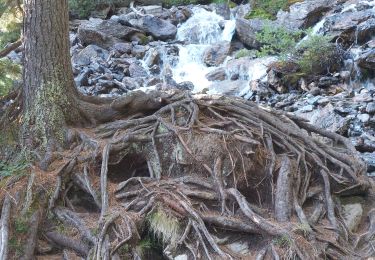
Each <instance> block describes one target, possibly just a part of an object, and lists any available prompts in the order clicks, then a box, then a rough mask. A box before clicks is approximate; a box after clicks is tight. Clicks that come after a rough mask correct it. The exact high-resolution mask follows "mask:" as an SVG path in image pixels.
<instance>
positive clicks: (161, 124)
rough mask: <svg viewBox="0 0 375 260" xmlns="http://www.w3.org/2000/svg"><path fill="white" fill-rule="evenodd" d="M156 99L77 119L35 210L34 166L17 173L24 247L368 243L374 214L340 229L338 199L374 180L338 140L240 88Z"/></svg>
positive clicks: (362, 253)
mask: <svg viewBox="0 0 375 260" xmlns="http://www.w3.org/2000/svg"><path fill="white" fill-rule="evenodd" d="M161 104H163V105H161ZM123 105H124V104H122V103H121V102H120V101H118V102H117V103H116V102H115V103H113V106H115V107H117V106H118V107H123ZM158 106H160V108H159V107H154V110H148V112H147V114H143V115H141V116H129V114H126V116H125V119H119V120H116V121H113V122H109V123H106V124H103V125H100V126H99V127H97V128H96V129H94V131H92V130H91V129H85V130H83V129H75V130H74V132H75V133H74V134H72V138H70V139H71V146H70V147H71V148H70V149H71V150H68V151H66V152H64V153H63V154H62V155H63V156H62V157H61V158H62V159H61V160H55V161H54V162H52V164H51V166H50V167H49V173H48V174H50V175H49V176H54V177H53V178H54V179H53V181H50V182H48V183H47V184H48V185H46V186H45V187H44V189H46V190H47V192H46V191H44V193H43V194H45V195H48V196H47V197H48V200H47V201H48V203H45V204H46V205H47V204H48V206H46V207H44V211H38V210H36V208H38V207H36V208H35V203H36V199H37V197H38V196H40V194H39V195H38V196H36V195H35V192H36V191H38V190H39V193H40V188H37V185H38V180H39V179H40V177H38V174H39V175H40V173H38V174H36V175H35V176H34V177H32V178H31V177H30V179H29V181H27V180H25V181H26V183H29V184H28V185H27V187H28V188H27V191H26V192H25V194H24V195H23V196H22V197H24V198H25V200H24V201H22V203H20V204H21V205H23V206H22V207H21V206H17V207H16V208H14V209H12V210H14V211H15V212H17V211H18V210H20V211H21V210H22V212H23V214H24V215H25V217H26V218H27V217H29V218H30V223H34V224H33V225H32V226H31V229H30V232H29V233H28V234H27V235H26V236H25V237H24V238H22V239H23V240H24V241H27V242H25V244H26V247H25V250H24V252H25V257H26V256H27V257H30V256H32V255H38V254H41V252H42V250H41V248H40V244H42V243H47V244H49V245H50V247H51V248H54V249H55V250H52V249H51V250H49V251H48V250H47V253H46V252H44V253H43V254H52V253H56V252H58V253H59V254H60V255H61V256H64V255H67V254H68V252H75V253H76V255H79V256H83V257H86V258H87V259H98V260H99V259H139V258H143V259H156V257H164V258H168V259H173V258H174V257H176V256H178V255H186V256H187V257H188V259H242V258H243V259H270V258H272V259H279V258H282V259H291V258H297V259H321V258H322V257H325V256H327V255H328V256H331V257H332V258H335V257H348V258H357V257H367V256H370V255H372V254H373V253H374V252H373V251H372V247H371V246H369V245H371V243H372V242H371V241H372V239H373V235H374V233H375V231H374V226H375V224H374V223H375V221H374V219H375V218H373V215H374V216H375V214H372V213H373V212H372V211H371V212H370V213H371V214H370V224H369V231H367V232H366V233H364V234H361V235H357V234H356V239H349V237H350V238H352V237H353V234H349V232H348V231H347V227H346V226H345V224H344V221H343V219H342V215H341V213H340V207H338V206H337V203H336V201H337V198H338V197H340V196H342V195H346V196H347V195H356V194H360V195H362V194H365V193H367V192H368V190H369V189H370V188H371V183H370V181H369V180H368V179H367V177H366V176H365V164H364V163H363V162H362V161H361V160H360V159H358V157H357V154H356V152H355V150H354V149H353V147H352V146H351V145H350V144H349V143H348V141H347V140H346V139H344V138H342V137H340V136H338V135H336V134H333V133H330V132H327V131H324V130H320V129H317V128H315V127H313V126H311V125H309V124H307V123H306V122H304V121H302V120H301V119H299V118H296V117H294V116H290V115H287V114H280V113H276V112H272V111H265V110H263V109H261V108H259V107H257V106H256V105H254V104H253V103H249V102H246V101H243V100H240V99H233V98H224V97H215V96H207V95H197V96H189V95H187V94H185V93H177V94H176V93H174V94H171V95H164V98H163V102H162V103H160V102H159V103H158ZM72 151H74V152H72ZM45 174H47V173H45ZM13 188H14V190H17V189H16V188H15V187H13ZM13 188H12V189H13ZM12 189H10V190H12ZM33 194H34V195H33ZM9 205H10V202H9V197H7V199H5V201H4V202H3V212H5V213H2V216H1V223H2V226H1V234H2V236H1V238H3V237H6V235H7V234H9V233H12V235H13V236H14V235H16V234H14V232H15V231H7V230H8V229H9V228H8V226H9V225H7V224H6V223H8V222H9V221H10V220H9V219H10V218H9V214H8V213H7V212H9V211H10V206H9ZM25 208H26V209H25ZM26 212H29V214H26ZM42 212H45V214H42ZM30 213H31V214H30ZM31 231H32V232H31ZM37 233H38V236H36V235H35V234H37ZM345 234H346V235H345ZM4 235H5V236H4ZM234 239H237V240H238V241H237V242H235V241H234ZM8 240H9V239H6V240H4V241H3V240H1V242H2V243H0V249H1V250H0V252H1V253H2V254H3V255H4V253H6V252H8V251H9V250H8V248H9V246H8V244H7V241H8ZM78 241H80V242H78ZM235 243H237V245H238V243H239V244H240V245H241V246H244V248H245V249H244V250H238V246H235ZM56 250H57V251H56ZM354 252H355V253H354ZM10 253H11V255H12V256H14V255H15V254H16V252H15V250H13V249H11V250H10ZM0 256H2V255H0ZM0 258H1V257H0ZM2 259H3V258H2Z"/></svg>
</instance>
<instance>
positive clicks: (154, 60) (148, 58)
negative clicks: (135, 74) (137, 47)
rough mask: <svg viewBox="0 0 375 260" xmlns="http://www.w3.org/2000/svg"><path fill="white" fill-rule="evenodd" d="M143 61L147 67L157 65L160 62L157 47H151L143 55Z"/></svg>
mask: <svg viewBox="0 0 375 260" xmlns="http://www.w3.org/2000/svg"><path fill="white" fill-rule="evenodd" d="M144 60H145V63H146V65H147V66H148V67H152V66H153V65H157V64H159V63H160V61H161V59H160V53H159V52H158V50H157V49H155V48H151V49H149V50H148V52H147V53H146V55H145V59H144Z"/></svg>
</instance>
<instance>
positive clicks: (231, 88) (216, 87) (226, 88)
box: [208, 80, 249, 96]
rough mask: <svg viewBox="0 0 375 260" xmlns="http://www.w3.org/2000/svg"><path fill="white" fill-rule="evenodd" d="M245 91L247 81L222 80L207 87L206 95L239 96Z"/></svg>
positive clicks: (247, 86)
mask: <svg viewBox="0 0 375 260" xmlns="http://www.w3.org/2000/svg"><path fill="white" fill-rule="evenodd" d="M245 89H249V83H248V81H247V80H236V81H231V80H224V81H218V82H215V83H213V84H212V85H211V86H210V87H209V91H208V93H209V94H222V95H229V96H239V95H240V94H241V93H243V91H244V90H245Z"/></svg>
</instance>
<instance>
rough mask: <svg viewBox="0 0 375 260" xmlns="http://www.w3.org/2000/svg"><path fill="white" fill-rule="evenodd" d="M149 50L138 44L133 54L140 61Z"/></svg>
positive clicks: (132, 51) (134, 47)
mask: <svg viewBox="0 0 375 260" xmlns="http://www.w3.org/2000/svg"><path fill="white" fill-rule="evenodd" d="M147 49H148V48H147V47H146V46H143V45H138V44H137V45H134V46H133V48H132V50H131V54H132V56H134V57H136V58H138V59H142V58H143V57H144V56H145V54H146V52H147Z"/></svg>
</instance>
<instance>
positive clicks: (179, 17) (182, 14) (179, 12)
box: [170, 6, 193, 25]
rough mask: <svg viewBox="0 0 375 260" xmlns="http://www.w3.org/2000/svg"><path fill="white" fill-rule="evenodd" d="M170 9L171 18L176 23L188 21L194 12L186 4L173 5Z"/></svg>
mask: <svg viewBox="0 0 375 260" xmlns="http://www.w3.org/2000/svg"><path fill="white" fill-rule="evenodd" d="M170 10H171V12H172V14H171V17H170V20H171V22H172V23H173V24H174V25H177V24H181V23H183V22H186V20H187V19H189V18H190V17H191V16H192V14H193V12H192V11H191V10H190V9H189V8H187V7H186V6H179V7H178V8H177V7H172V8H171V9H170Z"/></svg>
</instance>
